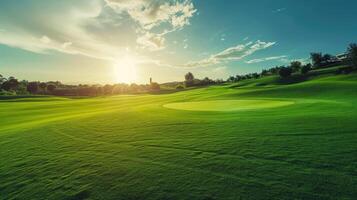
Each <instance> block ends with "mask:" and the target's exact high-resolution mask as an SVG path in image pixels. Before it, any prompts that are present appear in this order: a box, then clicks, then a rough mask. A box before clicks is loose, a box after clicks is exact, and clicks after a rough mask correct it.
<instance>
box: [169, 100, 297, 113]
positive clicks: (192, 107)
mask: <svg viewBox="0 0 357 200" xmlns="http://www.w3.org/2000/svg"><path fill="white" fill-rule="evenodd" d="M292 104H294V102H292V101H276V100H215V101H189V102H180V103H170V104H165V105H164V107H165V108H171V109H176V110H187V111H216V112H233V111H239V110H255V109H265V108H275V107H280V106H289V105H292Z"/></svg>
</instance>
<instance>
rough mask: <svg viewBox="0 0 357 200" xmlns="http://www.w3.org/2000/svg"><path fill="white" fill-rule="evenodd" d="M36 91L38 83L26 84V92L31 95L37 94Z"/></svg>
mask: <svg viewBox="0 0 357 200" xmlns="http://www.w3.org/2000/svg"><path fill="white" fill-rule="evenodd" d="M38 89H39V83H38V82H29V83H28V84H27V91H29V92H30V93H31V94H37V92H38Z"/></svg>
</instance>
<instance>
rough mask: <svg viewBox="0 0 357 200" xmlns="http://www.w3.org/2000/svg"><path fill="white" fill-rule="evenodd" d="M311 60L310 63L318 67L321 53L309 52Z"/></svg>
mask: <svg viewBox="0 0 357 200" xmlns="http://www.w3.org/2000/svg"><path fill="white" fill-rule="evenodd" d="M310 57H311V60H312V65H313V66H314V67H318V66H320V65H321V63H322V61H323V56H322V53H311V54H310Z"/></svg>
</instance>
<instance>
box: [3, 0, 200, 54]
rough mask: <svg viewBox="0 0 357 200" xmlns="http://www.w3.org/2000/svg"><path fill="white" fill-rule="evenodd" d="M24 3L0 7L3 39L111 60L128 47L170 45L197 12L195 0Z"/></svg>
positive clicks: (29, 47)
mask: <svg viewBox="0 0 357 200" xmlns="http://www.w3.org/2000/svg"><path fill="white" fill-rule="evenodd" d="M22 4H23V5H20V4H18V3H8V4H5V5H4V7H2V8H0V27H1V31H0V44H4V45H8V46H11V47H15V48H21V49H24V50H27V51H32V52H35V53H49V52H51V51H57V52H61V53H66V54H80V55H84V56H88V57H93V58H98V59H106V60H115V59H117V58H120V57H121V56H122V55H123V54H125V53H126V49H127V48H131V49H135V48H137V47H140V48H138V51H140V50H150V51H154V50H155V51H156V50H161V49H164V48H165V36H166V35H167V34H169V33H171V32H173V31H176V30H179V29H181V28H183V27H184V26H185V25H188V24H189V19H190V18H191V17H192V16H193V15H194V13H195V12H196V10H195V9H194V6H193V4H192V2H191V0H185V1H181V0H170V1H161V0H76V1H71V0H62V1H32V0H23V1H22ZM42 8H46V9H45V10H43V9H42ZM11 10H17V12H16V13H14V12H11ZM43 16H48V17H46V19H44V18H43ZM141 53H143V54H145V53H146V52H144V51H143V52H141Z"/></svg>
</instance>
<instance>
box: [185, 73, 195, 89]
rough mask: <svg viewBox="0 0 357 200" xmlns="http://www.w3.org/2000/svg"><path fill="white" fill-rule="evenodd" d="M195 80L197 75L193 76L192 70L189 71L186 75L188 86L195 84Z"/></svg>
mask: <svg viewBox="0 0 357 200" xmlns="http://www.w3.org/2000/svg"><path fill="white" fill-rule="evenodd" d="M194 80H195V77H194V76H193V74H192V73H191V72H188V73H187V74H186V75H185V85H186V87H191V86H193V85H194Z"/></svg>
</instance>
